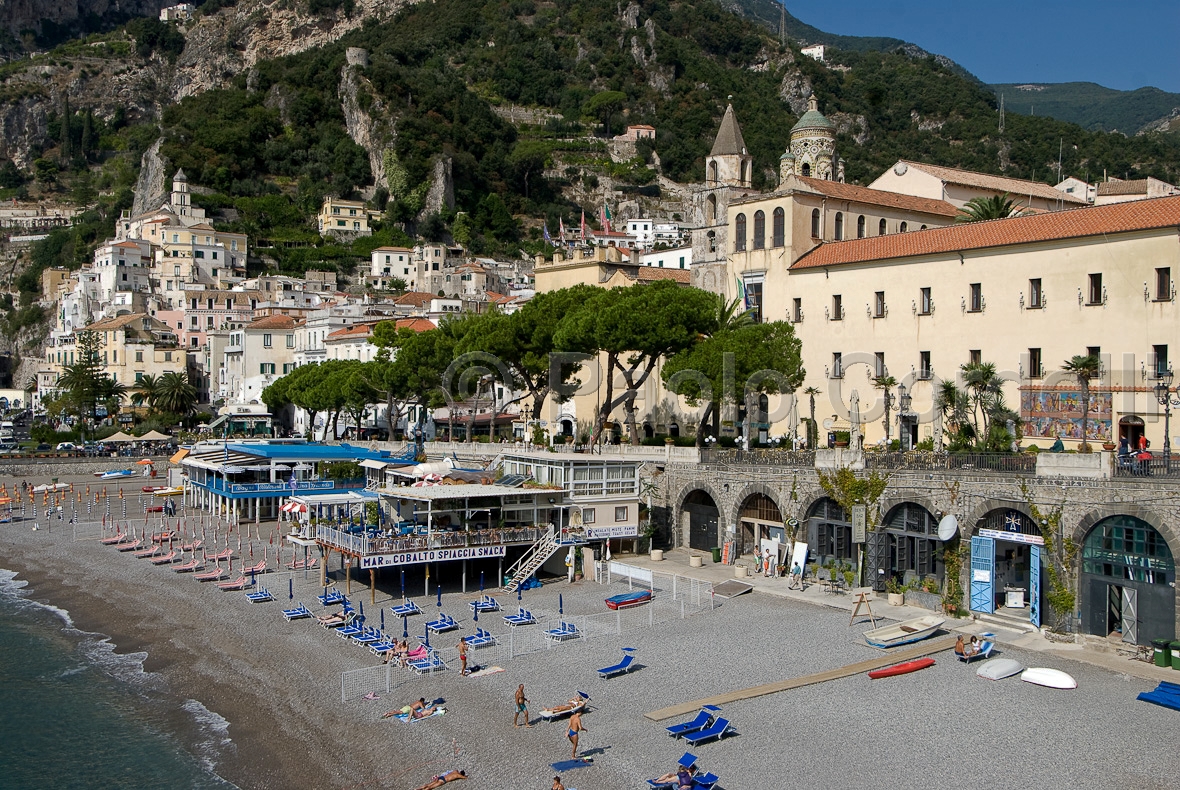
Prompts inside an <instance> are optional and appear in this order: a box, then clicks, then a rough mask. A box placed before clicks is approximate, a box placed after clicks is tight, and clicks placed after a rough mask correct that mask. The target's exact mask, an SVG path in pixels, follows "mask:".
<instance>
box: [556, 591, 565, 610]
mask: <svg viewBox="0 0 1180 790" xmlns="http://www.w3.org/2000/svg"><path fill="white" fill-rule="evenodd" d="M557 613H558V614H565V611H564V609H563V608H562V605H561V593H558V594H557Z"/></svg>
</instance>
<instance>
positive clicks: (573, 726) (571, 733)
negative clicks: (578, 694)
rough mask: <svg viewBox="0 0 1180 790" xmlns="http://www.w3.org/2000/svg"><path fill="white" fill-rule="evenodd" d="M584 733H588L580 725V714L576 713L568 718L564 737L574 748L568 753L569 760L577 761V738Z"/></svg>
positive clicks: (579, 712)
mask: <svg viewBox="0 0 1180 790" xmlns="http://www.w3.org/2000/svg"><path fill="white" fill-rule="evenodd" d="M584 732H590V731H589V730H588V729H586V728H585V727H584V726H583V725H582V712H581V711H578V712H577V713H575V714H574V715H573V716H570V726H569V730H568V731H567V732H566V735H565V737H567V738H569V741H570V743H571V744H573V747H574V748H573V751H571V752H570V759H571V760H576V759H578V736H580V735H581V734H582V733H584Z"/></svg>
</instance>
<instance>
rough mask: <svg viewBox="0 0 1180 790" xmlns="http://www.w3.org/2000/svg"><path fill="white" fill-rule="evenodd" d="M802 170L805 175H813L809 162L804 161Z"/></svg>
mask: <svg viewBox="0 0 1180 790" xmlns="http://www.w3.org/2000/svg"><path fill="white" fill-rule="evenodd" d="M800 170H802V174H803V175H805V176H810V175H811V165H809V164H808V163H807V162H804V163H803V167H802V168H800Z"/></svg>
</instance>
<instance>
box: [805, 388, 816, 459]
mask: <svg viewBox="0 0 1180 790" xmlns="http://www.w3.org/2000/svg"><path fill="white" fill-rule="evenodd" d="M819 393H820V389H819V387H807V388H806V389H804V390H803V394H804V395H806V396H807V414H808V418H807V448H808V449H809V450H814V449H815V448H816V446H817V445H818V444H819V426H817V425H816V424H815V396H816V395H818V394H819Z"/></svg>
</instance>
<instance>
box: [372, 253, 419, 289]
mask: <svg viewBox="0 0 1180 790" xmlns="http://www.w3.org/2000/svg"><path fill="white" fill-rule="evenodd" d="M413 254H414V251H413V250H411V249H409V248H408V247H378V248H377V249H375V250H373V252H372V254H371V255H370V257H369V276H368V277H367V278H366V279H365V284H366V285H369V286H372V287H373V288H376V289H378V290H387V289H389V288H391V287H392V285H393V281H394V280H401V281H402V282H403V283H406V284H409V283H410V281H411V280H412V279H413V278H412V277H411V275H410V267H411V266H414V267H415V269H416V268H417V264H416V263H414V262H411V260H410V258H411V256H412V255H413Z"/></svg>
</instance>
